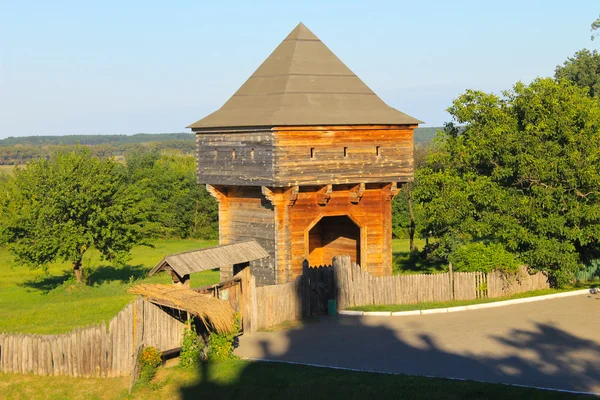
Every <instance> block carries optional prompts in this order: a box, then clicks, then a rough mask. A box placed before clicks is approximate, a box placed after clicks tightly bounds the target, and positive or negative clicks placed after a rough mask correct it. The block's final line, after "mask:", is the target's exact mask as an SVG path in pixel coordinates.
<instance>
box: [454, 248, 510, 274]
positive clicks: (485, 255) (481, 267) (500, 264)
mask: <svg viewBox="0 0 600 400" xmlns="http://www.w3.org/2000/svg"><path fill="white" fill-rule="evenodd" d="M449 261H450V262H451V263H452V266H453V268H454V271H457V272H492V271H497V270H501V271H504V272H507V273H514V272H517V270H518V267H519V263H518V261H517V259H516V257H515V256H514V255H513V254H512V253H509V252H508V251H506V249H505V248H504V247H502V245H500V244H498V243H490V244H484V243H481V242H476V243H469V244H466V245H463V246H460V247H458V248H457V249H456V250H455V251H453V252H452V253H451V254H450V256H449Z"/></svg>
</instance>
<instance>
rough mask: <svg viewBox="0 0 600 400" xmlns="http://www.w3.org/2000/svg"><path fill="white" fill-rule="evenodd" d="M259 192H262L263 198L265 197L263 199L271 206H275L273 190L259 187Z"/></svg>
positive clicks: (275, 198) (275, 199) (275, 197)
mask: <svg viewBox="0 0 600 400" xmlns="http://www.w3.org/2000/svg"><path fill="white" fill-rule="evenodd" d="M260 191H261V192H262V194H263V196H265V198H266V199H267V200H269V201H270V202H271V204H273V205H275V202H276V201H277V196H276V194H275V192H274V191H273V189H271V188H270V187H268V186H261V187H260Z"/></svg>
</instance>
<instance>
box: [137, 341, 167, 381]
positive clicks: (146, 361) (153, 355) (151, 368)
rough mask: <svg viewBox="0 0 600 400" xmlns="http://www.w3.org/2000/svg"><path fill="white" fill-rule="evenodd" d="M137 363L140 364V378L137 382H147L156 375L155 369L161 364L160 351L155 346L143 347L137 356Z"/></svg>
mask: <svg viewBox="0 0 600 400" xmlns="http://www.w3.org/2000/svg"><path fill="white" fill-rule="evenodd" d="M138 364H139V366H140V378H139V380H138V382H140V383H142V384H145V383H148V382H150V381H151V380H152V378H154V376H155V375H156V370H157V369H158V367H160V365H161V364H162V358H161V356H160V351H158V349H157V348H156V347H152V346H150V347H144V349H143V350H142V351H141V352H140V354H139V356H138Z"/></svg>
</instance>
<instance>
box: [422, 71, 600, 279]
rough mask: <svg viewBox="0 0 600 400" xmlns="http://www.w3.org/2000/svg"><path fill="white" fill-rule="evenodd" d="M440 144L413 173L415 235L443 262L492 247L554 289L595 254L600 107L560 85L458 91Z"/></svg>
mask: <svg viewBox="0 0 600 400" xmlns="http://www.w3.org/2000/svg"><path fill="white" fill-rule="evenodd" d="M449 112H450V113H451V115H452V116H453V118H454V121H455V122H454V123H450V124H448V125H447V126H446V127H445V130H444V132H443V133H442V134H441V140H443V141H444V146H443V147H442V148H440V149H439V150H438V151H436V152H434V153H433V154H431V155H430V156H429V157H428V160H427V164H426V165H425V167H423V168H421V169H420V170H419V171H417V179H418V181H419V185H418V187H417V188H416V189H415V192H414V196H415V199H416V200H417V201H419V202H420V203H421V204H422V207H423V214H424V217H423V224H424V229H426V230H428V231H431V232H432V233H433V236H435V237H436V238H438V240H439V243H440V244H439V247H438V248H437V249H436V250H435V255H437V256H439V257H444V258H447V257H448V256H449V255H450V254H451V253H452V252H453V251H454V249H456V248H458V247H459V246H461V245H463V244H465V243H468V242H471V241H477V240H485V241H486V242H491V243H500V244H501V245H502V246H503V247H504V248H505V249H506V250H507V251H509V252H511V253H513V254H515V255H516V256H518V258H519V259H520V260H521V261H522V262H523V263H524V264H527V265H530V266H531V267H533V268H534V269H537V270H545V271H548V272H549V273H550V274H551V277H552V278H553V279H554V282H555V283H556V284H558V285H564V284H566V283H568V282H570V281H572V279H573V278H574V275H575V272H576V271H578V270H579V267H580V265H581V264H582V262H584V261H585V260H586V259H588V258H590V257H592V256H593V255H594V254H597V253H598V252H599V251H600V248H599V243H600V190H599V188H600V105H599V103H598V101H596V100H595V99H592V98H590V97H589V95H588V92H587V90H585V89H580V88H578V87H576V86H573V85H571V84H569V83H567V82H565V81H560V82H557V81H555V80H552V79H537V80H535V81H534V82H533V83H531V84H530V85H529V86H527V85H524V84H522V83H518V84H516V85H515V86H514V88H513V89H512V90H511V91H507V92H505V93H504V96H503V97H498V96H496V95H493V94H488V93H483V92H480V91H473V90H468V91H467V92H465V93H464V94H463V95H461V96H459V97H458V98H457V99H456V100H455V101H454V103H453V105H452V107H450V109H449Z"/></svg>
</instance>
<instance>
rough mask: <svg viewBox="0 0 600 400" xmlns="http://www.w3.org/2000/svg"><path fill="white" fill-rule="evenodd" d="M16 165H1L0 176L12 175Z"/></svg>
mask: <svg viewBox="0 0 600 400" xmlns="http://www.w3.org/2000/svg"><path fill="white" fill-rule="evenodd" d="M13 169H15V166H14V165H0V174H12V172H13Z"/></svg>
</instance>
